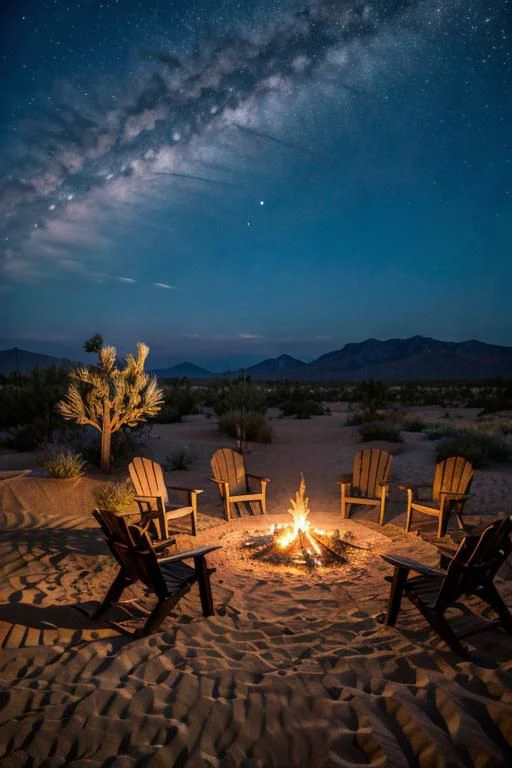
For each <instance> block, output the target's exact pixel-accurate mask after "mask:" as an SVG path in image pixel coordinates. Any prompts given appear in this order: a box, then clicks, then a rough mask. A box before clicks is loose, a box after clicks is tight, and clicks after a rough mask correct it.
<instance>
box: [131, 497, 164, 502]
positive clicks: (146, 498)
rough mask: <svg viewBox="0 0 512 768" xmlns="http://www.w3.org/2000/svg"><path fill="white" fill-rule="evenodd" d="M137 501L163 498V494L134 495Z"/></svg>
mask: <svg viewBox="0 0 512 768" xmlns="http://www.w3.org/2000/svg"><path fill="white" fill-rule="evenodd" d="M133 498H134V499H135V501H155V500H156V499H160V498H162V497H161V496H134V497H133Z"/></svg>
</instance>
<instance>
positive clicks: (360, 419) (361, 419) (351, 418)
mask: <svg viewBox="0 0 512 768" xmlns="http://www.w3.org/2000/svg"><path fill="white" fill-rule="evenodd" d="M367 421H368V419H367V418H365V414H364V413H363V412H362V411H349V414H348V416H347V419H346V421H345V426H346V427H360V426H361V424H366V422H367Z"/></svg>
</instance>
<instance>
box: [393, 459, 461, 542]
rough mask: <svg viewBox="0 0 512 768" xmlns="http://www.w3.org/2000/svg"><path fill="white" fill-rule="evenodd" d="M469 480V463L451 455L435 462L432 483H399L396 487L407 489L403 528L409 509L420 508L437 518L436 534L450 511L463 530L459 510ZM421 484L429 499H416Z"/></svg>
mask: <svg viewBox="0 0 512 768" xmlns="http://www.w3.org/2000/svg"><path fill="white" fill-rule="evenodd" d="M472 480H473V467H472V465H471V463H470V462H469V461H467V459H464V458H463V457H462V456H451V457H450V458H449V459H445V460H444V461H441V462H439V464H437V465H436V469H435V472H434V482H433V484H432V485H429V484H426V483H423V484H420V485H407V484H401V485H399V488H401V489H402V490H403V491H407V518H406V521H405V530H406V531H407V532H408V531H409V530H410V528H411V523H412V515H413V512H421V513H422V514H424V515H431V516H432V517H437V518H438V520H439V524H438V529H437V535H438V538H441V536H444V535H445V534H446V529H447V528H448V523H449V520H450V515H451V513H452V512H454V513H455V515H456V517H457V524H458V526H459V528H461V529H462V530H463V529H464V525H463V523H462V511H463V509H464V504H465V503H466V501H467V499H468V498H469V489H470V487H471V482H472ZM422 488H428V489H430V499H428V500H425V501H420V500H419V499H418V498H417V497H418V495H419V493H420V491H421V489H422Z"/></svg>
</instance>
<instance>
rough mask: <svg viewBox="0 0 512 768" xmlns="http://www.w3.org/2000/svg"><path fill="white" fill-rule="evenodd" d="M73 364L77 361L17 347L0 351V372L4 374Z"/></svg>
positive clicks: (68, 366)
mask: <svg viewBox="0 0 512 768" xmlns="http://www.w3.org/2000/svg"><path fill="white" fill-rule="evenodd" d="M75 365H77V363H73V362H72V361H71V360H66V359H65V358H62V357H52V356H51V355H41V354H39V353H37V352H27V350H25V349H18V347H13V349H4V350H2V351H0V373H2V374H4V375H5V374H8V373H14V372H16V371H18V372H19V373H30V372H31V371H32V370H33V369H34V368H51V367H52V366H57V367H60V368H73V367H74V366H75Z"/></svg>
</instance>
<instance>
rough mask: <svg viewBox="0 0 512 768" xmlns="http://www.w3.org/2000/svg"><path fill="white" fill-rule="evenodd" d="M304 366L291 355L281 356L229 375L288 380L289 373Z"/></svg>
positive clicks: (231, 372)
mask: <svg viewBox="0 0 512 768" xmlns="http://www.w3.org/2000/svg"><path fill="white" fill-rule="evenodd" d="M304 365H306V363H304V362H303V361H302V360H297V358H295V357H291V355H280V356H279V357H270V358H268V359H267V360H263V361H262V362H261V363H256V365H251V366H250V367H249V368H243V369H241V370H239V371H236V372H233V371H230V373H229V374H227V375H229V376H238V375H239V374H242V373H243V374H245V375H246V376H251V377H252V378H253V379H286V378H287V376H288V373H289V371H296V370H297V369H298V368H301V367H302V366H304ZM222 375H224V374H222Z"/></svg>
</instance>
